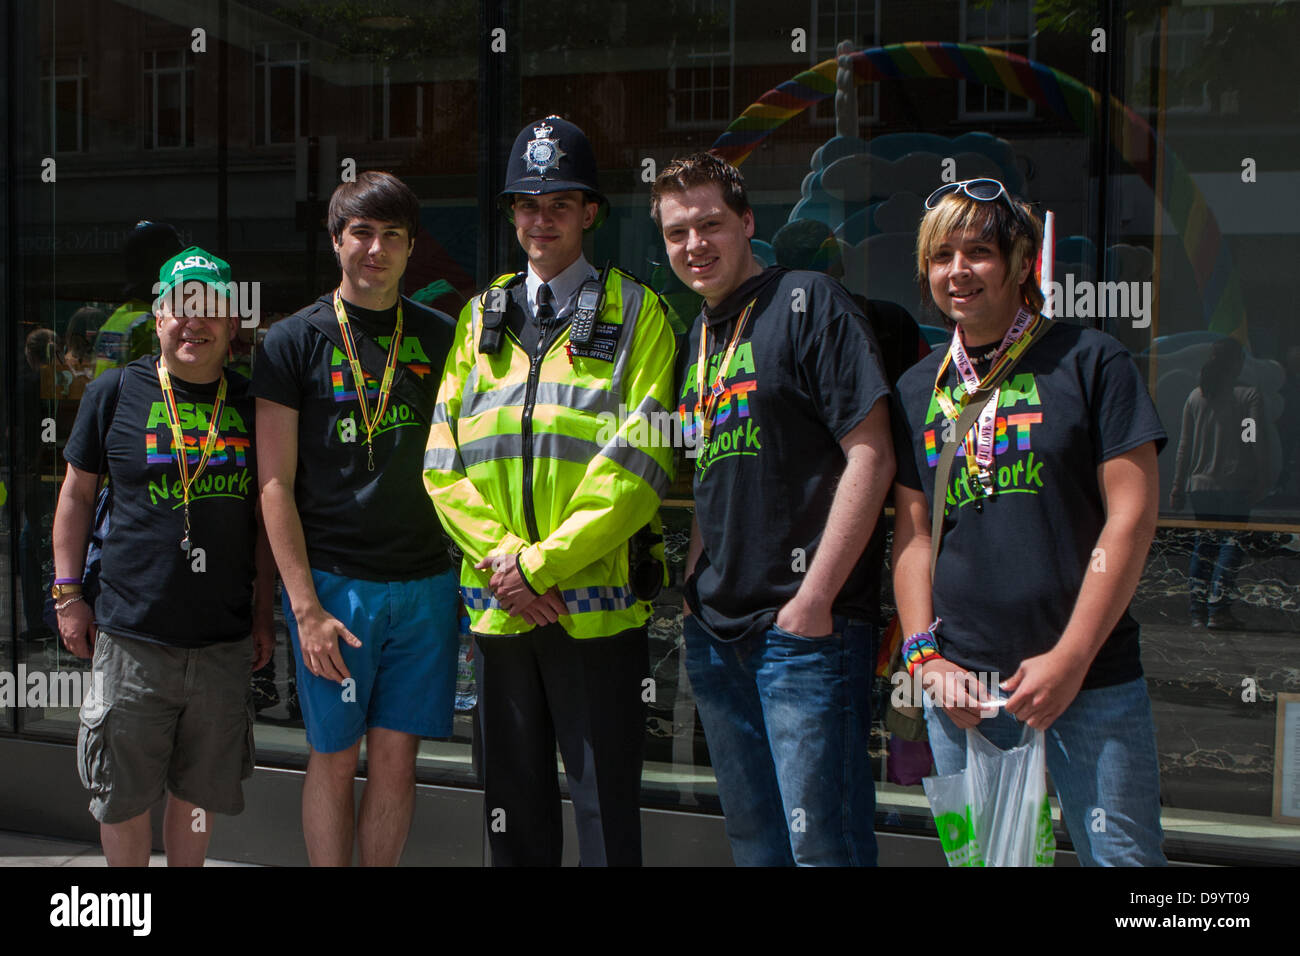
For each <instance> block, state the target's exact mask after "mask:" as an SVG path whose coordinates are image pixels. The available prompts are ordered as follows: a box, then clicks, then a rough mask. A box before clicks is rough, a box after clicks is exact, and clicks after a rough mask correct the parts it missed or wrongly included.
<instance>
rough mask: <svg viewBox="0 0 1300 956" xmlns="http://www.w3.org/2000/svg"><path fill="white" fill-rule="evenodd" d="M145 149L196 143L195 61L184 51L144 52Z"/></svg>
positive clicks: (174, 147)
mask: <svg viewBox="0 0 1300 956" xmlns="http://www.w3.org/2000/svg"><path fill="white" fill-rule="evenodd" d="M144 95H145V115H146V117H147V119H148V126H147V127H146V133H145V144H144V145H145V149H177V148H183V147H186V146H193V145H194V64H193V63H191V62H189V57H188V56H187V54H186V51H185V50H153V51H150V52H148V53H146V54H145V55H144Z"/></svg>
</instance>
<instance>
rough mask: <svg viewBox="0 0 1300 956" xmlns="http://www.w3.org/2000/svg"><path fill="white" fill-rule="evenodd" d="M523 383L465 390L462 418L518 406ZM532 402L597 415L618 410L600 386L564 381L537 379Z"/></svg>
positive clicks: (524, 394)
mask: <svg viewBox="0 0 1300 956" xmlns="http://www.w3.org/2000/svg"><path fill="white" fill-rule="evenodd" d="M527 394H528V387H527V384H526V383H525V384H516V385H502V386H499V387H497V388H494V389H491V390H489V391H486V392H471V391H469V390H468V389H467V390H466V391H465V397H464V404H463V405H462V406H461V409H460V414H461V417H462V418H469V417H471V416H473V415H481V414H482V413H483V412H488V411H491V410H492V409H494V408H505V407H507V406H522V405H523V404H524V399H525V398H526V397H527ZM533 404H535V405H559V406H561V407H563V408H570V409H572V410H573V411H575V412H587V413H589V414H592V415H599V414H601V413H602V412H609V413H610V414H611V415H617V414H618V405H619V403H618V396H617V395H616V394H615V393H613V392H610V391H606V390H605V389H603V388H583V387H582V386H581V385H570V384H568V383H566V382H538V384H537V392H536V394H535V396H534V398H533Z"/></svg>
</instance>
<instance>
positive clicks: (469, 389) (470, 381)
mask: <svg viewBox="0 0 1300 956" xmlns="http://www.w3.org/2000/svg"><path fill="white" fill-rule="evenodd" d="M477 384H478V362H477V361H473V362H470V366H469V371H468V372H466V373H465V384H463V385H461V387H460V394H461V402H462V403H463V402H464V401H465V396H466V395H473V394H474V386H475V385H477ZM460 413H461V414H462V415H464V414H465V406H464V405H463V404H462V405H461V409H460Z"/></svg>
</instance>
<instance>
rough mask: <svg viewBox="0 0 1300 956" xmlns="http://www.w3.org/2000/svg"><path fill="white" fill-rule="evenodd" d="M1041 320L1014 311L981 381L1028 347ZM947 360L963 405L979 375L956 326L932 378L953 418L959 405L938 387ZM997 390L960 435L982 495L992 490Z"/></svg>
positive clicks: (968, 470)
mask: <svg viewBox="0 0 1300 956" xmlns="http://www.w3.org/2000/svg"><path fill="white" fill-rule="evenodd" d="M1044 321H1046V320H1045V319H1044V318H1043V317H1042V316H1041V315H1035V314H1033V313H1031V312H1030V311H1029V310H1028V309H1023V308H1022V309H1021V310H1020V311H1019V312H1017V313H1016V317H1015V320H1014V321H1013V322H1012V323H1011V328H1009V329H1007V334H1006V335H1004V336H1003V337H1002V344H1000V345H999V346H998V349H997V351H996V352H994V353H993V365H992V366H991V367H990V368H989V370H988V372H987V373H986V374H985V376H984V378H983V379H982V381H994V380H996V378H997V377H998V376H999V375H1000V374H1001V373H1002V371H1003V369H1005V368H1006V367H1007V366H1008V365H1010V364H1011V363H1013V362H1015V361H1016V359H1018V358H1019V357H1020V353H1022V352H1023V351H1024V350H1025V349H1026V348H1028V347H1029V343H1030V341H1031V340H1032V338H1033V333H1034V332H1035V331H1037V329H1038V327H1039V325H1041V324H1042V323H1043V322H1044ZM950 361H951V362H953V363H954V364H955V365H956V366H957V374H958V375H959V376H960V377H961V380H962V382H964V383H965V385H966V394H965V395H964V396H963V397H962V407H965V405H966V402H967V401H968V400H969V398H970V396H971V395H972V394H973V393H974V392H975V391H977V390H978V389H979V387H980V382H981V379H980V377H979V376H978V375H976V374H975V366H974V365H972V364H971V360H970V358H969V357H968V356H967V355H966V346H965V345H964V344H963V343H962V340H961V327H960V326H959V327H958V328H956V329H954V330H953V333H952V344H951V345H950V346H949V347H948V354H947V355H945V356H944V359H943V364H941V365H940V366H939V374H938V375H936V376H935V379H934V397H935V400H936V401H938V403H939V407H940V408H942V409H943V413H944V414H945V415H947V416H948V418H949V419H951V420H952V421H953V422H956V420H957V419H958V418H960V417H961V409H960V408H958V406H957V405H955V404H953V401H952V399H950V398H949V397H948V396H947V395H946V394H944V391H943V389H942V388H941V387H940V383H941V382H942V381H943V376H944V373H945V372H947V370H948V363H949V362H950ZM1001 391H1002V388H1001V386H999V387H998V388H996V389H994V390H993V397H992V398H990V399H989V401H988V403H987V404H986V405H985V406H984V408H983V409H982V410H981V411H980V417H979V421H978V423H977V424H976V426H975V427H974V428H972V429H971V430H970V431H969V432H968V433H967V434H966V435H965V437H964V438H963V442H964V443H965V448H966V473H967V474H968V475H970V476H971V478H977V479H978V485H977V487H979V488H981V489H982V490H983V492H984V493H985V494H986V495H991V494H993V432H994V426H995V425H996V423H997V414H998V399H999V394H1000V393H1001Z"/></svg>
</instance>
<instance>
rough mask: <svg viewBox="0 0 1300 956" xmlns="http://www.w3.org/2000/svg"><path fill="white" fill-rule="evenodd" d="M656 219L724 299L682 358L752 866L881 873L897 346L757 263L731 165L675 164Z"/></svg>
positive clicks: (817, 282)
mask: <svg viewBox="0 0 1300 956" xmlns="http://www.w3.org/2000/svg"><path fill="white" fill-rule="evenodd" d="M651 215H652V216H653V217H654V219H655V222H656V223H657V224H658V225H659V226H660V227H661V229H662V230H663V236H664V243H665V245H666V246H667V250H668V257H669V261H670V262H671V263H672V267H673V271H674V272H675V273H676V274H677V276H678V277H679V278H680V279H681V280H682V281H683V282H684V283H686V284H687V285H688V286H690V287H691V288H692V289H693V290H695V292H696V293H698V294H699V295H701V296H703V297H704V301H705V306H704V309H703V310H702V312H701V313H700V316H699V317H698V318H697V319H696V321H695V324H694V328H693V329H692V331H691V335H690V338H689V341H688V344H687V347H686V348H685V349H684V350H683V351H682V352H681V353H680V354H681V356H682V360H681V366H682V374H681V376H680V377H679V381H680V382H681V385H680V392H679V394H680V407H679V413H680V414H681V416H682V419H683V426H684V432H685V434H686V436H687V439H688V442H690V443H692V444H693V449H692V451H693V452H694V453H695V454H696V467H695V507H696V511H695V523H694V525H693V527H692V531H691V547H690V553H689V555H688V557H687V565H686V572H687V580H686V586H685V594H686V607H685V608H684V615H685V616H684V619H683V624H682V631H683V636H684V639H685V643H686V669H687V674H688V676H689V677H690V681H691V688H692V690H693V691H694V694H695V700H696V703H697V705H698V707H699V711H700V718H701V720H702V721H703V723H704V733H705V737H706V738H707V740H708V743H709V755H710V757H711V758H712V761H713V769H714V773H715V774H716V776H717V780H718V795H719V798H720V799H721V801H722V810H723V813H724V814H725V816H726V823H727V836H728V838H729V839H730V841H731V851H732V855H733V856H734V858H735V861H736V863H737V864H739V865H741V866H780V865H791V864H801V865H873V864H874V863H875V862H876V840H875V833H874V830H873V816H874V813H875V793H874V790H873V782H872V776H871V763H870V760H869V757H868V754H867V744H868V741H869V738H870V725H871V708H870V701H869V699H868V691H869V687H870V674H871V670H872V667H871V661H870V656H871V648H872V643H873V631H874V626H875V624H874V618H875V615H876V607H875V606H874V605H875V597H874V596H875V595H877V594H878V593H879V589H878V582H876V581H873V580H872V577H873V574H874V573H876V572H874V571H873V569H872V565H871V563H870V562H867V561H864V560H863V551H864V548H865V547H866V545H867V542H868V540H869V539H870V537H871V535H872V533H873V529H875V528H876V525H877V518H878V517H879V515H880V510H881V504H882V502H883V500H884V495H885V491H886V489H887V488H888V485H889V482H890V480H891V478H892V477H893V473H894V457H893V451H892V446H891V442H890V438H889V424H888V422H889V403H888V401H887V400H886V397H887V396H888V394H889V384H888V382H887V380H886V379H885V376H884V372H883V371H882V369H881V366H880V362H879V359H878V350H877V348H876V345H875V342H874V340H873V339H872V337H871V334H870V332H869V331H868V328H867V324H866V320H865V319H864V318H863V316H862V313H861V312H860V311H859V310H858V308H857V306H856V305H854V303H853V300H852V299H850V298H849V296H848V294H847V293H846V292H845V291H844V290H843V288H841V287H840V286H839V285H838V284H837V283H836V282H834V280H832V279H830V278H828V277H826V276H825V275H822V274H820V273H814V272H800V271H795V272H792V271H790V270H787V269H784V268H781V267H779V266H774V267H772V268H769V269H763V268H762V267H760V266H759V265H758V264H757V263H756V262H755V260H754V257H753V255H752V254H751V252H750V246H749V240H750V238H751V237H752V236H753V235H754V214H753V211H752V210H751V209H750V206H749V201H748V198H747V196H746V193H745V184H744V181H743V180H742V179H741V176H740V173H738V172H737V171H736V170H735V169H734V168H733V167H731V166H729V165H728V164H727V163H726V162H724V161H723V160H721V159H718V158H717V157H716V156H713V155H711V154H708V153H697V154H695V155H693V156H689V157H686V158H685V159H679V160H675V161H674V162H673V163H672V164H671V165H669V166H668V167H666V168H665V169H664V171H663V172H662V173H660V175H659V177H658V178H657V179H656V180H655V184H654V190H653V193H652V200H651ZM701 396H702V397H703V400H701Z"/></svg>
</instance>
